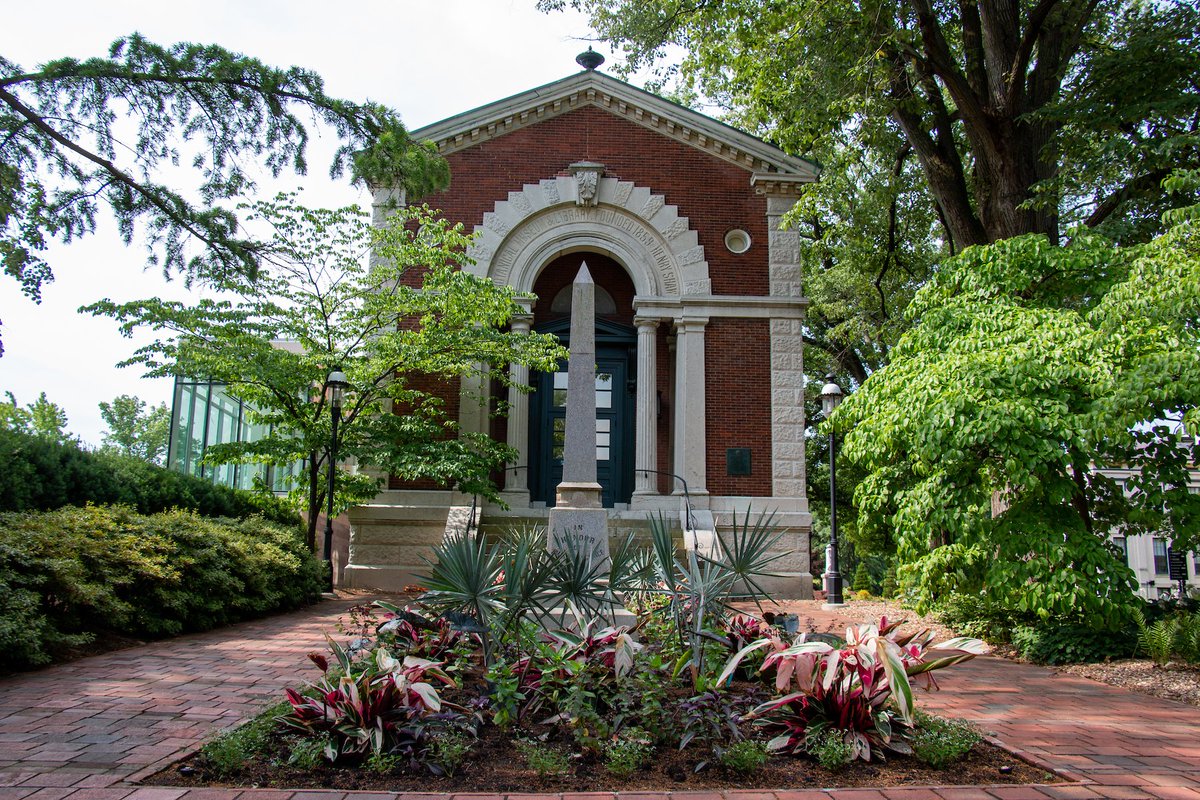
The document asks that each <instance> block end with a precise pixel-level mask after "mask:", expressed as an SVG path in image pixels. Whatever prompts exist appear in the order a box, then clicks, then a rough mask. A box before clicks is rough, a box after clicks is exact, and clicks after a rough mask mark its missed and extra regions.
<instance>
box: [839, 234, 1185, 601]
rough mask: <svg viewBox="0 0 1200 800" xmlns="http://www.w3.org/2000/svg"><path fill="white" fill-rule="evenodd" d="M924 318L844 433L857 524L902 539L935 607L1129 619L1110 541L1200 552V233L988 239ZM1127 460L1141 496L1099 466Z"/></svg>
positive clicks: (1122, 574)
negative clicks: (1194, 481) (1121, 535)
mask: <svg viewBox="0 0 1200 800" xmlns="http://www.w3.org/2000/svg"><path fill="white" fill-rule="evenodd" d="M907 313H908V315H909V317H910V320H911V322H912V327H911V329H910V330H909V331H908V332H907V333H906V334H905V335H904V336H903V337H902V338H901V340H900V343H899V344H898V345H897V346H896V348H894V350H893V351H892V358H891V363H890V364H889V365H888V366H886V367H885V368H883V369H881V370H879V371H878V372H876V373H875V374H873V375H872V376H871V378H870V379H869V380H868V381H867V382H866V383H865V384H864V385H863V386H862V387H861V388H860V389H859V390H858V391H857V392H856V393H854V394H853V395H851V396H850V397H849V398H848V399H847V400H846V402H844V403H843V404H842V406H841V407H840V408H839V409H838V410H837V412H836V413H835V415H834V417H833V423H834V425H835V426H836V428H837V429H838V430H839V431H840V432H843V433H845V435H846V440H845V448H844V451H843V454H844V456H845V457H846V458H847V459H848V460H850V461H851V462H853V463H855V464H856V465H858V466H859V467H860V468H862V469H864V470H865V472H866V476H865V478H864V479H863V480H862V482H861V483H860V484H859V486H858V490H857V492H856V500H857V503H858V506H859V518H858V524H859V526H860V527H863V528H871V527H876V528H878V527H890V528H892V529H894V535H895V537H896V542H897V545H898V555H899V556H900V558H901V560H902V561H904V562H907V563H908V565H909V571H908V573H907V574H908V578H909V580H910V581H911V582H912V583H913V584H915V585H916V586H917V587H918V588H919V589H920V591H921V596H922V599H923V600H924V601H925V602H931V601H935V600H937V599H938V598H939V597H944V596H945V595H946V594H947V593H949V592H951V591H976V590H979V589H983V590H985V591H987V592H989V593H990V594H991V595H992V596H993V597H994V599H996V600H997V601H998V602H1001V603H1003V604H1004V605H1005V606H1007V607H1010V608H1017V609H1020V610H1022V611H1030V612H1037V613H1039V614H1042V615H1050V614H1054V615H1059V616H1062V617H1064V618H1083V619H1086V620H1087V621H1090V622H1093V623H1097V622H1110V623H1111V622H1114V621H1115V620H1116V619H1117V618H1118V616H1119V614H1120V611H1121V609H1122V607H1125V606H1127V605H1128V603H1129V602H1130V599H1131V598H1132V589H1133V588H1136V587H1135V586H1134V585H1133V584H1131V581H1132V573H1130V572H1129V570H1128V568H1127V567H1126V566H1125V565H1124V563H1123V562H1120V561H1118V560H1117V559H1116V558H1115V557H1114V556H1115V553H1114V552H1113V551H1112V550H1111V549H1110V548H1111V546H1110V545H1108V544H1107V535H1108V532H1109V531H1110V530H1111V529H1113V528H1114V527H1119V528H1124V529H1125V530H1126V531H1127V532H1138V531H1139V530H1141V531H1146V530H1157V531H1170V532H1172V534H1173V536H1174V544H1175V546H1176V547H1178V548H1180V549H1182V550H1187V549H1192V548H1195V547H1197V546H1200V526H1198V525H1197V520H1198V519H1200V516H1198V514H1200V496H1197V495H1192V494H1189V493H1188V486H1187V484H1188V476H1187V464H1188V463H1189V462H1190V463H1194V462H1195V455H1196V453H1195V444H1194V442H1195V434H1196V432H1197V430H1198V426H1197V423H1200V419H1198V418H1197V399H1198V398H1200V358H1198V357H1197V353H1200V223H1198V222H1197V221H1196V220H1186V221H1184V222H1183V223H1182V224H1180V225H1178V226H1176V227H1174V228H1172V229H1170V230H1168V231H1167V232H1166V233H1164V234H1163V235H1161V236H1159V237H1157V238H1156V239H1154V240H1153V241H1152V242H1150V243H1149V244H1147V245H1141V246H1132V247H1127V246H1121V245H1118V244H1115V243H1113V242H1111V241H1109V240H1107V239H1105V238H1103V237H1100V236H1079V237H1077V238H1076V239H1075V240H1073V241H1072V242H1071V243H1070V244H1068V245H1066V246H1062V247H1055V246H1053V245H1052V244H1051V243H1050V241H1049V240H1048V239H1047V238H1046V237H1045V236H1043V235H1040V234H1030V235H1026V236H1021V237H1016V238H1012V239H1008V240H1005V241H1002V242H998V243H996V244H993V245H987V246H975V247H971V248H968V249H967V250H965V251H963V252H962V253H961V254H960V255H958V256H957V257H955V258H953V259H950V260H949V261H947V262H946V263H945V264H943V266H942V269H941V270H940V271H939V272H938V273H937V274H936V275H935V276H934V277H933V278H932V280H931V281H930V282H929V284H928V285H926V286H925V287H924V288H923V289H922V290H921V291H920V292H918V294H917V296H916V298H915V299H914V301H913V303H912V304H911V306H910V307H909V310H908V312H907ZM1169 419H1174V420H1175V425H1173V426H1170V425H1161V424H1160V425H1151V424H1150V423H1152V422H1153V421H1155V420H1169ZM1112 465H1123V466H1129V467H1132V468H1133V469H1134V471H1135V473H1136V478H1135V479H1134V480H1132V481H1131V482H1130V483H1131V486H1130V488H1131V489H1132V493H1131V494H1130V495H1128V496H1127V495H1126V494H1125V493H1124V492H1123V491H1122V487H1119V486H1117V485H1116V484H1115V483H1114V481H1112V480H1110V479H1108V478H1106V477H1105V476H1104V475H1102V474H1101V473H1100V472H1098V471H1097V467H1098V466H1112Z"/></svg>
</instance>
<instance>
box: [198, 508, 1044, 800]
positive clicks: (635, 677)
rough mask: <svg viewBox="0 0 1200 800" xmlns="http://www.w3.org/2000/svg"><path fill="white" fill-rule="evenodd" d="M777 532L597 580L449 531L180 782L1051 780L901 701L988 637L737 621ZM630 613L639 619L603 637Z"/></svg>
mask: <svg viewBox="0 0 1200 800" xmlns="http://www.w3.org/2000/svg"><path fill="white" fill-rule="evenodd" d="M773 536H774V534H773V533H772V532H771V530H770V528H769V526H767V525H765V524H762V523H757V524H754V525H751V523H750V522H749V520H748V519H747V521H746V523H745V524H744V525H743V526H741V527H740V528H739V530H738V531H735V533H734V534H733V536H732V537H730V540H729V541H722V542H721V548H720V552H722V553H724V554H725V555H724V556H723V557H722V558H720V559H707V558H703V557H701V556H698V555H696V554H695V553H689V554H687V555H686V556H685V557H684V558H682V559H681V558H677V557H676V554H675V553H674V551H673V549H672V547H671V543H670V537H669V535H668V534H667V532H666V531H665V530H664V529H663V526H661V525H658V526H655V529H654V535H653V542H652V547H650V548H648V549H639V548H637V547H635V546H634V544H633V542H632V540H627V541H626V542H625V543H623V544H622V545H621V546H619V547H617V548H616V549H614V551H613V553H612V558H611V562H609V563H608V564H607V567H608V569H607V571H605V570H604V569H603V568H602V567H601V565H600V563H599V562H598V561H597V560H596V559H594V558H592V557H591V554H590V553H586V552H583V551H581V550H579V549H577V548H576V547H574V546H572V545H571V544H570V543H569V542H568V543H563V544H560V546H559V547H557V548H555V549H553V550H550V549H547V548H546V547H545V546H544V544H543V542H544V540H545V537H544V534H541V533H539V532H536V531H531V532H526V533H523V534H519V535H516V536H513V537H511V538H509V539H507V540H505V541H503V542H500V543H496V544H489V543H487V542H486V541H484V540H483V539H482V538H476V537H466V536H464V537H461V538H457V539H454V540H451V541H449V542H447V543H446V544H445V545H444V546H443V547H442V548H440V549H439V551H438V552H437V561H436V563H435V564H434V566H433V570H432V573H431V575H430V576H429V587H430V590H429V591H427V592H425V593H424V594H423V595H422V596H421V597H420V599H419V600H418V601H417V602H415V603H413V604H410V605H409V606H408V607H406V608H401V607H398V606H395V605H390V604H387V603H379V604H377V607H376V608H360V609H358V610H357V611H356V612H355V614H354V615H353V616H352V619H351V621H350V623H349V625H348V627H347V628H346V629H344V630H343V634H349V641H348V644H346V645H345V646H344V645H343V644H341V643H339V642H338V641H335V640H334V639H332V638H331V639H330V655H329V656H326V655H324V654H319V653H313V654H310V659H311V660H312V661H313V663H314V665H315V666H316V667H317V668H318V669H319V670H320V672H321V676H320V678H319V679H318V680H317V681H316V682H315V683H314V684H312V685H311V686H307V687H297V688H294V689H289V690H288V691H287V702H286V704H284V705H282V706H280V707H278V708H277V709H275V710H274V711H273V712H269V713H267V714H265V715H263V716H261V717H259V718H258V719H257V720H256V721H254V722H253V723H251V724H249V725H247V726H244V727H243V728H241V729H238V730H237V731H234V732H232V733H230V734H227V735H225V736H223V737H221V738H219V739H218V740H216V741H214V742H211V743H210V744H208V745H206V747H205V748H204V750H202V752H201V754H200V755H199V757H198V758H196V759H195V760H194V761H193V762H192V763H189V764H187V765H185V767H184V768H183V769H182V771H181V772H180V773H179V777H178V779H177V780H176V782H184V783H190V782H194V781H204V782H208V783H212V782H232V783H235V784H257V785H287V786H300V785H319V786H337V787H344V788H388V789H392V790H395V789H398V788H406V789H420V790H431V789H433V790H444V791H509V790H529V789H531V788H544V789H546V790H549V791H574V790H596V789H601V788H607V789H610V790H611V789H614V788H621V789H632V788H638V789H651V788H655V789H678V788H681V787H685V788H707V787H717V786H730V785H736V786H745V787H777V786H804V785H814V786H830V785H854V786H857V785H896V784H905V783H907V784H931V783H932V784H937V783H954V782H958V781H961V780H964V778H963V777H960V775H969V777H968V778H966V780H968V781H969V782H985V783H991V782H1001V781H1006V780H1008V781H1018V782H1031V781H1038V780H1041V779H1044V778H1045V777H1046V776H1045V775H1044V773H1043V772H1042V771H1041V770H1037V769H1035V768H1032V767H1028V766H1027V765H1023V764H1020V763H1019V762H1015V761H1014V759H1012V758H1011V757H1009V756H1007V755H1006V754H1003V753H1002V752H997V751H992V752H988V751H986V750H985V749H981V747H980V745H979V743H978V742H979V738H980V736H979V734H978V732H976V731H975V730H974V729H972V728H971V727H970V726H968V725H966V724H964V723H958V722H954V721H946V720H939V719H937V718H932V717H927V716H924V715H922V714H920V712H918V711H917V710H916V708H915V692H914V690H915V689H919V688H926V689H931V688H935V684H934V682H933V675H932V673H934V672H935V671H936V670H939V669H942V668H946V667H950V666H952V665H954V664H957V663H960V662H962V661H965V660H967V659H970V658H972V657H974V655H975V654H977V653H979V652H982V651H983V644H982V643H981V642H979V641H977V640H971V639H962V638H959V639H953V640H950V641H947V642H941V643H935V642H934V641H933V640H932V634H927V633H918V634H912V633H909V634H901V633H900V632H899V630H898V626H897V625H896V624H895V623H893V622H889V621H888V620H886V619H883V620H880V622H879V623H878V624H862V625H853V626H851V627H850V628H848V630H847V635H846V637H845V638H844V639H843V638H840V637H836V636H832V635H829V634H811V633H807V632H797V631H793V632H789V630H788V625H787V624H786V621H784V620H771V619H770V617H769V615H763V617H755V616H750V615H746V614H740V613H734V612H732V611H731V608H730V607H731V604H732V603H734V602H736V601H739V600H743V601H744V600H745V599H746V597H745V595H746V594H747V592H746V591H741V592H737V591H735V587H741V588H742V589H743V590H745V589H748V590H749V592H748V593H749V594H750V595H751V597H753V595H754V594H755V590H756V588H757V584H756V579H757V578H758V577H760V576H761V575H762V574H764V573H765V572H766V571H767V570H768V569H769V566H770V558H768V557H766V556H765V555H764V554H765V553H766V552H768V551H769V550H770V549H771V544H772V542H773ZM621 607H623V608H627V609H631V610H632V612H633V615H629V614H628V613H627V612H624V613H625V616H629V617H630V618H629V620H628V623H627V624H614V622H615V621H616V617H617V616H618V614H617V611H616V609H617V608H621ZM772 621H773V622H776V623H778V624H771V622H772ZM621 622H624V620H621ZM968 754H971V759H969V760H968V761H967V762H965V763H967V764H968V765H970V766H969V767H954V766H952V765H954V764H959V763H964V762H963V761H962V759H963V758H964V757H966V756H967V755H968ZM946 768H950V769H952V770H955V769H956V770H958V771H957V772H949V773H946V772H940V771H939V770H940V769H946ZM1002 768H1004V769H1003V770H1002ZM184 773H187V774H184ZM952 776H953V777H952Z"/></svg>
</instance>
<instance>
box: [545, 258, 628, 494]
mask: <svg viewBox="0 0 1200 800" xmlns="http://www.w3.org/2000/svg"><path fill="white" fill-rule="evenodd" d="M585 261H586V262H587V265H588V271H589V272H590V273H591V274H592V279H593V281H594V282H595V285H596V367H597V369H596V387H595V390H596V479H597V481H598V482H599V483H600V486H601V501H602V503H603V504H604V506H605V507H606V508H612V507H613V506H614V505H615V504H617V503H628V502H629V500H630V496H631V495H632V493H633V485H634V480H633V468H634V446H633V442H634V400H635V393H636V385H635V380H634V379H635V377H636V364H637V360H636V359H637V332H636V330H635V329H634V328H633V326H632V325H630V324H629V323H630V322H631V321H632V318H633V295H634V288H633V282H632V281H631V280H630V278H629V276H628V274H626V272H625V271H624V269H623V268H622V267H621V265H620V264H618V263H617V262H616V261H614V260H613V259H611V258H609V257H607V256H604V255H601V254H599V253H570V254H567V255H564V256H560V257H559V258H556V259H555V260H554V261H552V262H551V263H550V264H548V265H547V266H546V268H545V269H544V270H543V271H542V273H541V275H539V277H538V280H537V282H536V283H535V285H534V292H535V293H536V294H537V296H538V301H537V303H536V305H535V306H534V329H535V330H537V331H539V332H541V333H551V334H554V335H555V336H557V337H558V338H559V340H560V341H562V343H563V344H564V345H566V346H567V347H570V326H571V320H570V310H571V302H570V296H571V282H572V281H573V280H574V278H575V275H576V274H577V273H578V272H579V265H580V264H581V263H583V262H585ZM533 385H534V394H533V397H532V398H531V399H530V404H529V434H530V450H529V452H530V465H529V466H530V473H529V491H530V499H531V500H534V501H541V502H544V503H545V504H546V505H547V506H552V505H554V502H555V488H556V487H557V486H558V484H559V482H561V481H562V455H563V445H564V442H565V432H566V398H567V365H566V362H563V363H562V364H561V365H560V368H559V370H558V371H556V372H554V373H541V374H538V375H536V376H534V380H533Z"/></svg>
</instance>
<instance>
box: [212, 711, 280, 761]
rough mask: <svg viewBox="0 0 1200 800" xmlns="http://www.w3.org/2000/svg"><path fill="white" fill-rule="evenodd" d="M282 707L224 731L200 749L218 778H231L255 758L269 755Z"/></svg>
mask: <svg viewBox="0 0 1200 800" xmlns="http://www.w3.org/2000/svg"><path fill="white" fill-rule="evenodd" d="M282 710H283V709H282V706H281V705H277V706H274V707H272V708H271V709H268V710H267V711H265V712H263V713H262V714H259V715H258V716H256V717H254V718H253V719H251V720H250V721H249V722H247V723H246V724H245V725H240V726H238V727H236V728H232V729H231V730H227V731H223V732H221V733H219V734H217V735H216V736H215V737H214V738H212V739H210V740H209V741H208V742H206V743H205V744H204V746H203V747H201V748H200V758H201V760H202V761H203V762H204V764H205V766H206V767H208V768H209V769H210V770H212V771H213V772H214V773H215V774H216V775H217V776H218V777H222V778H224V777H228V776H230V775H233V774H234V773H236V772H237V771H238V770H239V769H241V768H242V767H243V766H244V765H245V763H246V762H247V761H248V760H250V759H252V758H253V757H254V756H256V755H259V754H261V753H264V752H266V750H267V745H268V741H269V739H270V735H271V731H272V730H274V728H275V717H276V716H277V715H278V713H279V712H280V711H282Z"/></svg>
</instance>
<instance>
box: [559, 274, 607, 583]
mask: <svg viewBox="0 0 1200 800" xmlns="http://www.w3.org/2000/svg"><path fill="white" fill-rule="evenodd" d="M570 350H571V355H570V357H569V358H568V360H567V423H566V425H567V427H566V441H565V442H564V446H563V479H562V483H560V484H559V485H558V489H557V491H556V493H555V494H556V501H557V502H556V505H555V507H554V508H552V509H551V510H550V530H549V545H550V547H551V548H555V547H559V546H561V545H562V543H563V542H564V541H565V537H571V538H573V539H575V541H576V542H577V543H578V544H579V545H581V546H583V547H585V548H588V549H590V551H591V553H592V555H593V557H594V558H596V559H597V560H602V561H605V562H607V561H608V512H607V511H605V510H604V506H603V505H602V503H601V502H600V491H601V488H600V484H599V483H597V482H596V286H595V284H594V283H593V282H592V275H591V273H590V272H588V268H587V264H581V265H580V267H579V274H578V275H576V276H575V282H574V283H573V284H572V285H571V347H570Z"/></svg>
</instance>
